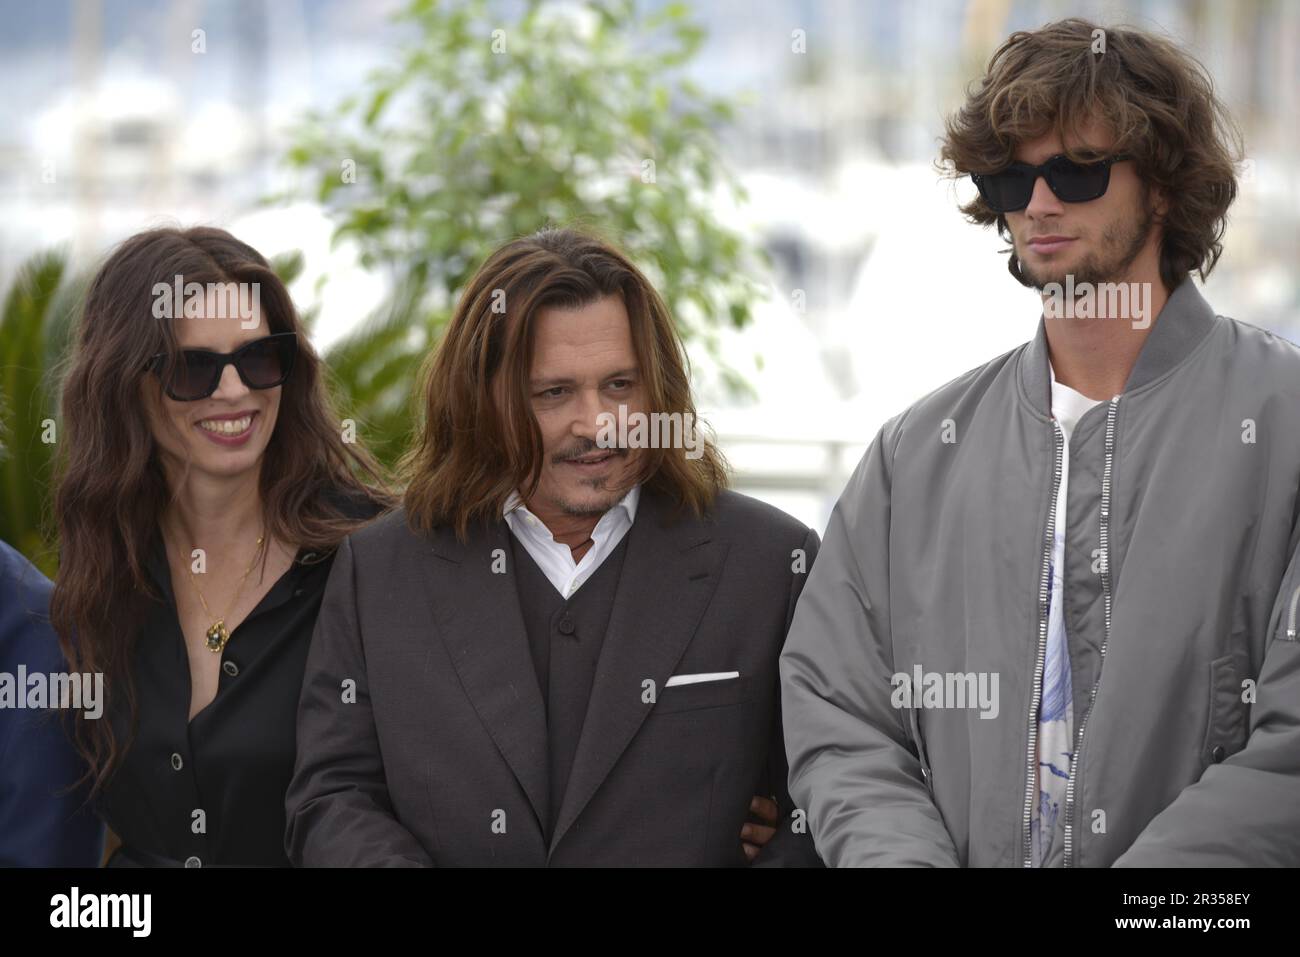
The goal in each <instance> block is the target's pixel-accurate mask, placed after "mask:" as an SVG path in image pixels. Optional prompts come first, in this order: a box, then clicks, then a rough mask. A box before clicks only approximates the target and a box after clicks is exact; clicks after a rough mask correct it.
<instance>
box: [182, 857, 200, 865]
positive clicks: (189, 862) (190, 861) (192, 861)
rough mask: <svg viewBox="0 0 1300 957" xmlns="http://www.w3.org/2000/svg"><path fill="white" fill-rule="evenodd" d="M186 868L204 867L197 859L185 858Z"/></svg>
mask: <svg viewBox="0 0 1300 957" xmlns="http://www.w3.org/2000/svg"><path fill="white" fill-rule="evenodd" d="M185 866H186V867H202V866H203V862H202V861H201V860H199V859H198V858H197V857H187V858H185Z"/></svg>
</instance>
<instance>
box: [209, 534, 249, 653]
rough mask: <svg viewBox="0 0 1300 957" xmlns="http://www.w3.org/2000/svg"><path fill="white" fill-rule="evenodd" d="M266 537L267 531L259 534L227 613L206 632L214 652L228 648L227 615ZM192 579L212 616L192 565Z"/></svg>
mask: <svg viewBox="0 0 1300 957" xmlns="http://www.w3.org/2000/svg"><path fill="white" fill-rule="evenodd" d="M265 537H266V534H265V533H263V534H261V535H258V536H257V546H256V548H255V550H254V552H253V560H252V561H251V562H249V563H248V567H247V568H246V569H244V574H243V575H242V576H241V577H240V579H239V585H238V586H237V587H236V588H235V597H234V598H232V599H230V607H229V608H227V609H226V614H225V615H222V616H221V617H220V618H218V619H217V620H216V621H214V622H213V623H212V627H210V628H209V629H208V630H207V632H206V636H207V645H208V651H210V652H212V653H213V654H216V655H219V654H221V652H223V651H225V650H226V642H228V641H229V640H230V632H229V631H227V630H226V616H227V615H229V614H230V613H231V612H232V611H234V609H235V602H237V601H239V596H240V595H241V594H242V593H243V591H244V582H246V581H247V580H248V575H249V573H250V572H252V570H253V566H254V565H255V564H257V555H258V552H259V551H260V550H261V548H262V540H263V539H264V538H265ZM190 581H192V582H193V583H194V590H195V591H196V592H198V594H199V601H201V602H202V603H203V613H204V614H205V615H208V616H211V615H212V610H211V609H210V608H208V600H207V599H206V598H204V597H203V590H202V589H201V588H199V582H198V579H197V578H195V577H194V568H193V566H192V565H191V566H190Z"/></svg>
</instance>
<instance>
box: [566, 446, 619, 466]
mask: <svg viewBox="0 0 1300 957" xmlns="http://www.w3.org/2000/svg"><path fill="white" fill-rule="evenodd" d="M593 452H609V453H611V454H613V455H627V453H628V449H627V448H626V447H625V446H610V447H608V448H602V447H601V446H599V445H597V444H596V443H595V442H590V441H589V442H588V443H587V444H586V445H584V446H582V447H581V448H578V449H566V450H565V451H563V452H556V453H555V454H554V455H553V456H551V461H552V462H553V463H555V464H556V465H559V464H561V463H563V462H571V461H573V460H574V459H580V458H582V457H583V456H584V455H590V454H591V453H593Z"/></svg>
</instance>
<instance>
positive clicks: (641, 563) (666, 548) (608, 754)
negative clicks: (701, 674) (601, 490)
mask: <svg viewBox="0 0 1300 957" xmlns="http://www.w3.org/2000/svg"><path fill="white" fill-rule="evenodd" d="M627 534H628V550H627V554H626V555H625V556H624V560H623V570H622V574H621V575H620V577H619V583H618V590H617V591H616V593H615V599H614V609H613V612H612V613H611V614H610V620H609V626H608V629H607V630H606V633H605V641H604V644H603V645H602V646H601V652H600V659H599V661H598V663H597V665H596V676H595V679H594V681H593V682H592V689H591V699H590V701H589V702H588V704H587V715H586V718H585V720H584V723H583V727H582V736H581V737H580V738H579V740H578V750H577V753H576V754H575V755H574V760H573V771H572V773H571V774H570V776H569V783H568V786H567V788H566V789H565V793H564V799H563V802H562V803H561V805H560V814H559V817H558V819H557V821H556V826H555V833H554V835H553V836H552V838H551V847H550V853H551V854H554V852H555V848H556V846H557V845H558V844H559V843H560V841H561V840H562V839H563V838H564V835H565V833H566V832H567V831H568V830H569V828H570V827H571V826H572V825H573V822H574V821H575V820H577V818H578V815H579V814H581V813H582V810H583V808H585V807H586V806H587V803H588V802H589V801H590V800H591V798H592V795H594V794H595V793H596V790H597V788H599V787H600V785H601V783H602V782H603V781H604V780H605V778H606V777H608V776H609V773H610V771H611V770H613V768H614V765H615V763H616V762H617V761H618V759H619V757H620V756H621V755H622V754H623V752H624V751H625V750H626V749H627V746H628V744H630V743H631V741H632V738H633V737H634V736H635V735H636V733H637V731H638V729H640V727H641V722H643V721H644V720H645V719H646V716H647V715H648V714H649V713H650V708H651V705H650V704H648V703H646V702H644V701H643V700H642V695H643V693H644V688H645V685H644V682H646V681H647V680H648V681H653V682H654V685H653V687H654V689H655V694H656V695H658V694H659V693H660V692H662V690H663V688H664V685H665V684H666V683H667V681H668V679H669V677H671V676H672V674H673V669H674V668H676V666H677V662H678V661H679V660H681V657H682V655H683V653H685V651H686V647H687V645H689V644H690V641H691V638H692V636H693V635H694V634H695V629H696V628H697V627H698V625H699V622H700V619H701V618H702V617H703V616H704V610H705V609H706V608H707V607H708V605H709V601H710V600H711V599H712V597H713V592H714V589H715V588H716V587H717V584H718V578H719V576H720V574H721V570H722V563H723V560H724V558H725V557H726V552H727V548H726V546H725V545H724V544H722V543H719V542H714V541H711V540H710V529H709V528H708V526H707V525H706V524H705V523H704V522H702V521H700V520H699V519H697V518H695V517H694V516H693V515H691V514H690V513H685V514H683V515H682V516H681V517H679V518H677V517H675V516H673V514H672V507H671V504H670V503H669V501H668V500H667V499H666V498H665V497H664V496H663V495H661V494H659V493H655V492H653V491H652V490H650V489H643V491H642V496H641V501H640V503H639V505H638V508H637V516H636V521H634V522H633V523H632V527H631V529H629V530H628V533H627Z"/></svg>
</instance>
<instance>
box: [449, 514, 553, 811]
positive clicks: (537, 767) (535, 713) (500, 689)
mask: <svg viewBox="0 0 1300 957" xmlns="http://www.w3.org/2000/svg"><path fill="white" fill-rule="evenodd" d="M509 534H510V532H509V528H508V527H507V525H506V523H505V522H504V520H502V521H497V522H494V523H492V525H491V526H490V527H488V528H483V527H482V526H471V528H470V533H469V540H468V541H467V542H465V543H463V544H462V543H461V542H459V541H457V540H456V537H455V534H454V533H453V532H452V531H451V530H450V529H443V528H439V529H437V530H436V532H435V533H434V536H433V554H432V555H431V556H430V558H429V561H428V562H427V563H426V568H427V570H428V582H429V588H430V598H431V605H432V607H433V615H434V621H435V623H436V625H437V628H438V633H439V634H440V635H441V636H442V641H443V644H444V645H446V648H447V654H448V655H449V656H450V657H451V661H452V664H453V665H454V666H455V668H456V673H457V674H458V675H459V677H460V682H461V685H462V686H463V687H464V689H465V694H466V695H467V696H468V697H469V699H470V702H471V703H472V704H473V706H474V710H475V711H477V712H478V716H479V718H480V720H482V722H483V724H484V726H485V727H486V728H487V730H488V734H490V735H491V737H492V740H493V742H495V744H496V746H497V749H498V750H499V751H500V752H501V756H502V757H503V758H505V760H506V763H507V764H509V765H510V769H511V771H512V772H513V773H514V775H515V777H516V778H517V779H518V781H519V784H520V786H521V787H522V788H523V789H524V793H525V794H527V795H528V800H529V802H530V803H531V804H532V806H533V811H534V812H535V813H536V815H537V824H538V827H539V828H541V830H542V832H543V833H545V831H546V822H547V821H548V820H549V819H550V808H549V806H548V805H549V802H550V799H549V784H548V775H549V770H548V767H549V765H548V759H547V744H546V711H545V707H544V705H543V704H542V694H541V690H540V689H539V688H538V687H537V674H536V671H535V669H534V668H533V662H532V657H531V655H530V654H529V650H528V635H527V632H526V631H525V629H524V619H523V613H522V612H521V611H520V609H519V594H518V592H517V591H516V588H515V570H514V569H513V568H509V567H507V570H506V574H504V575H502V574H498V573H494V572H493V570H492V568H493V564H494V560H495V559H496V558H497V557H500V559H501V561H509V560H510V543H509V540H508V539H507V538H506V536H507V535H509ZM496 549H502V550H503V552H501V553H497V552H496ZM502 556H503V557H502ZM498 567H500V566H499V565H498Z"/></svg>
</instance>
